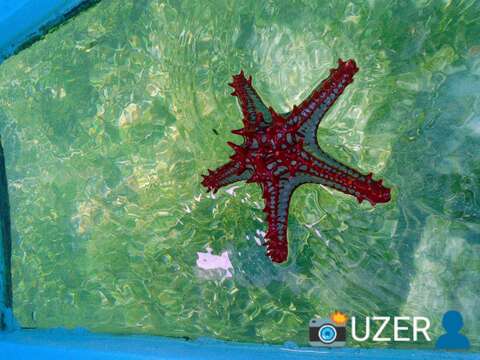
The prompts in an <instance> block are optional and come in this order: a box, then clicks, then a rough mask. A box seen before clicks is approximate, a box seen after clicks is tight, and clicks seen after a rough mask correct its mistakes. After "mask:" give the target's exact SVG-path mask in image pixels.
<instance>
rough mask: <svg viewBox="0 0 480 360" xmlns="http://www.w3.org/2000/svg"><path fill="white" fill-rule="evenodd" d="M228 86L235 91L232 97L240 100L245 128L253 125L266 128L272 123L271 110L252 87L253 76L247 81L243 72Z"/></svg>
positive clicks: (235, 76) (234, 77)
mask: <svg viewBox="0 0 480 360" xmlns="http://www.w3.org/2000/svg"><path fill="white" fill-rule="evenodd" d="M228 85H230V86H231V87H232V88H233V89H234V91H233V92H232V94H231V95H232V96H236V97H237V99H238V103H239V105H240V108H241V109H242V113H243V122H244V125H245V127H251V126H252V125H256V126H259V125H260V126H264V127H266V126H268V124H269V123H271V121H272V117H271V114H270V110H269V109H268V108H267V107H266V106H265V104H264V103H263V101H262V99H261V98H260V96H259V95H258V94H257V91H256V90H255V89H254V87H253V86H252V77H251V76H250V77H249V78H248V79H247V78H245V75H244V74H243V71H241V72H240V74H238V75H234V76H233V81H232V82H231V83H230V84H228Z"/></svg>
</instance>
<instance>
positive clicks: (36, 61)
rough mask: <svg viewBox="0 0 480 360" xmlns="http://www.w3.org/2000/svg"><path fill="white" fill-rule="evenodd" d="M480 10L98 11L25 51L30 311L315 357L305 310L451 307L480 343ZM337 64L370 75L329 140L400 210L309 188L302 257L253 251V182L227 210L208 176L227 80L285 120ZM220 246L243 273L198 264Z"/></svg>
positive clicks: (466, 5)
mask: <svg viewBox="0 0 480 360" xmlns="http://www.w3.org/2000/svg"><path fill="white" fill-rule="evenodd" d="M479 19H480V3H479V2H478V1H458V2H457V1H417V2H407V1H398V2H378V1H356V2H344V1H329V2H318V3H316V2H311V1H304V2H302V1H295V2H294V1H279V2H275V3H273V2H257V1H253V0H250V1H243V2H242V3H240V2H232V1H211V2H200V1H199V2H192V1H189V2H187V1H169V2H160V1H133V0H129V1H121V2H120V1H110V0H104V1H102V2H101V3H100V4H99V5H97V6H95V7H94V8H92V9H90V10H88V11H86V12H84V13H83V14H81V15H79V16H77V17H76V18H75V19H73V20H71V21H69V22H68V23H67V24H66V25H64V26H62V27H61V28H60V29H58V30H57V31H56V32H53V33H51V34H48V35H47V36H46V38H45V39H44V40H42V41H40V42H38V43H36V44H34V45H33V46H32V47H30V48H29V49H27V50H25V51H23V52H21V53H20V54H19V55H17V56H14V57H13V58H10V59H9V60H8V61H6V62H5V63H4V64H2V66H1V67H0V131H1V135H2V141H3V143H4V147H5V153H6V159H7V174H8V177H9V187H10V188H9V191H10V197H11V199H10V202H11V206H12V221H13V226H14V244H13V253H14V254H13V276H14V279H13V280H14V305H15V314H16V316H17V318H18V319H19V321H20V322H21V324H22V325H23V326H32V327H56V326H65V327H75V326H82V327H87V328H89V329H91V330H94V331H108V332H115V333H151V334H161V335H170V336H188V337H198V336H210V337H217V338H222V339H234V340H239V341H253V342H270V343H279V342H284V341H295V342H297V343H299V344H306V343H307V340H308V330H307V329H308V321H309V319H310V318H312V317H314V316H322V317H325V316H327V315H329V314H330V312H331V311H333V310H335V309H340V310H344V311H346V312H348V313H349V314H350V315H357V316H367V315H369V316H372V315H400V314H402V315H406V316H413V315H423V316H429V317H430V318H431V320H432V332H431V333H432V335H433V336H434V337H435V336H436V335H439V334H440V333H441V331H442V329H441V326H440V320H441V316H442V314H443V313H444V312H445V311H446V310H448V309H458V310H460V311H461V312H462V313H463V315H464V320H465V329H464V333H465V334H467V335H468V336H469V338H470V340H471V341H472V343H473V345H475V347H476V349H478V347H479V346H480V342H479V341H480V340H479V338H480V314H479V313H478V308H479V306H480V297H479V289H480V272H479V271H480V252H479V249H480V242H479V239H480V186H479V184H480V158H479V156H478V151H479V150H478V149H479V145H480V81H479V80H480V40H479V36H478V35H479V34H480V21H479ZM339 57H342V58H343V59H347V58H354V59H355V60H356V61H357V64H358V66H359V68H360V72H359V73H358V74H357V76H356V78H355V82H354V83H353V84H352V85H351V86H349V88H348V89H347V91H346V92H345V94H344V95H342V97H341V99H340V100H339V101H338V102H337V103H336V104H335V106H334V107H333V108H332V109H331V111H330V112H329V114H328V116H327V117H326V118H325V120H324V121H323V122H322V124H321V127H320V129H319V131H318V138H319V142H320V143H321V145H322V146H323V147H324V149H325V150H326V151H327V152H329V153H330V154H331V155H333V156H335V157H336V158H338V159H339V160H341V161H343V162H345V163H347V164H349V165H351V166H353V167H355V168H358V169H360V170H362V171H363V172H368V171H373V172H374V173H375V174H376V176H377V178H384V179H385V182H386V183H387V185H389V186H391V187H392V188H393V200H392V201H391V202H390V203H388V204H385V205H378V206H377V207H375V208H372V207H371V206H370V205H369V204H367V203H364V204H361V205H360V204H358V203H357V202H356V200H355V199H354V198H350V197H348V196H346V195H343V194H341V193H338V192H335V191H333V190H328V189H325V188H322V187H321V186H319V185H306V186H303V187H301V188H299V189H298V190H297V191H296V192H295V195H294V196H293V198H292V203H291V212H290V218H289V239H290V257H289V261H288V262H287V263H286V264H284V265H274V264H272V263H271V262H270V261H269V259H268V258H266V257H265V256H264V248H263V247H261V246H259V245H258V242H260V240H261V236H262V233H261V231H265V226H266V225H265V222H264V221H263V218H264V216H263V213H262V210H261V209H262V207H263V204H262V199H261V193H260V189H259V188H258V187H257V186H256V185H252V184H243V183H239V184H236V185H235V186H234V187H230V188H229V189H226V190H228V191H226V190H221V191H219V193H218V194H217V195H216V196H215V197H214V198H213V197H211V196H209V195H206V194H205V191H204V189H203V188H202V187H201V185H200V181H201V178H200V174H202V173H205V170H206V169H207V168H213V167H216V166H218V165H221V164H223V163H224V162H225V161H226V160H227V159H228V157H229V155H230V154H231V150H230V149H229V148H228V147H227V146H226V145H225V142H226V141H227V140H233V141H237V142H238V141H239V140H240V139H239V138H238V137H236V136H235V135H232V134H231V133H230V130H231V129H235V128H239V127H241V115H240V112H239V108H238V106H237V104H236V102H235V99H234V98H233V97H231V96H229V93H230V91H231V89H230V88H229V87H228V86H227V82H229V81H230V77H231V75H232V74H235V73H237V72H238V71H239V70H240V69H241V68H242V69H244V71H245V72H246V73H247V74H251V75H253V79H254V80H253V81H254V84H255V86H256V87H257V89H258V91H259V92H260V94H261V95H262V97H263V98H264V100H265V101H266V102H267V103H269V104H271V105H273V106H274V107H275V108H276V109H278V111H287V110H288V109H289V108H290V107H291V106H292V105H293V104H295V103H299V102H300V101H301V100H302V99H303V98H304V97H305V96H306V95H308V93H309V92H310V90H311V89H312V88H313V87H314V86H315V85H316V84H317V83H318V81H319V80H321V79H323V78H324V77H325V76H326V75H327V73H328V69H329V68H330V67H333V66H334V65H335V62H336V60H337V58H339ZM214 130H215V131H214ZM215 132H216V133H218V135H217V134H216V133H215ZM207 248H211V251H212V253H213V254H216V255H219V254H221V253H222V252H224V251H227V253H228V256H229V259H230V261H231V264H232V266H233V269H230V271H231V273H232V277H227V276H226V271H225V270H223V269H217V270H204V269H200V268H199V267H198V266H197V252H204V253H205V252H207ZM388 331H391V329H389V330H388ZM349 345H351V346H356V345H362V346H368V345H372V344H371V343H363V344H358V343H354V342H349ZM382 345H385V346H397V345H396V344H394V343H384V344H382ZM375 346H378V344H376V345H375ZM407 346H426V347H431V346H432V344H431V343H430V344H428V343H427V344H407Z"/></svg>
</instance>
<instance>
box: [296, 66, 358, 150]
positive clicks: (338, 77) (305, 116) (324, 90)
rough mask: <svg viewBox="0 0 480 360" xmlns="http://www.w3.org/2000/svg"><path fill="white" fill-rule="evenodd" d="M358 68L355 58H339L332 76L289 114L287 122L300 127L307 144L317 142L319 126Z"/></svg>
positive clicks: (299, 130)
mask: <svg viewBox="0 0 480 360" xmlns="http://www.w3.org/2000/svg"><path fill="white" fill-rule="evenodd" d="M357 71H358V68H357V66H356V64H355V62H354V61H353V60H348V61H347V62H344V61H342V60H341V59H340V60H338V68H336V69H331V70H330V76H329V77H328V78H327V79H325V80H324V81H322V82H321V83H320V84H319V85H318V86H317V87H316V88H315V89H314V90H313V92H312V93H311V94H310V96H309V97H308V98H307V99H306V100H305V101H303V102H302V103H301V104H300V105H299V106H298V107H297V106H294V108H293V110H292V111H291V112H290V113H289V114H288V115H287V123H288V124H289V125H290V126H292V127H294V128H295V129H298V132H299V133H300V135H301V136H303V137H304V138H305V144H306V145H309V144H313V143H315V142H316V134H317V128H318V125H319V124H320V121H321V120H322V118H323V116H324V115H325V113H326V112H327V111H328V109H329V108H330V107H331V106H332V105H333V104H334V103H335V101H336V100H337V99H338V98H339V96H340V95H341V94H342V93H343V91H344V90H345V88H346V87H347V86H348V85H349V84H350V83H351V82H352V81H353V75H354V74H355V73H356V72H357Z"/></svg>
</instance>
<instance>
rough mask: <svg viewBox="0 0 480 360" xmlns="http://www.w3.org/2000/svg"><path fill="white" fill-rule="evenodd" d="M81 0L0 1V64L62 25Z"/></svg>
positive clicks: (82, 1) (82, 0) (83, 0)
mask: <svg viewBox="0 0 480 360" xmlns="http://www.w3.org/2000/svg"><path fill="white" fill-rule="evenodd" d="M84 2H85V0H16V1H13V0H0V12H1V13H0V63H1V62H3V61H4V60H5V59H6V58H8V57H9V56H11V55H13V54H15V53H16V52H17V51H18V50H19V49H21V48H22V47H23V46H24V45H25V44H26V43H29V42H31V41H32V39H36V38H39V37H41V36H42V35H43V34H44V33H45V32H46V31H48V29H49V28H51V27H53V26H55V25H57V24H59V23H61V22H63V21H64V20H65V19H66V18H68V17H65V15H66V14H69V13H70V12H72V11H73V10H74V9H75V8H77V7H79V6H80V5H81V4H82V3H84Z"/></svg>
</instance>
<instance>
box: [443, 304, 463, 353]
mask: <svg viewBox="0 0 480 360" xmlns="http://www.w3.org/2000/svg"><path fill="white" fill-rule="evenodd" d="M442 325H443V328H444V329H445V331H446V334H443V335H442V336H440V337H439V338H438V340H437V342H436V344H435V348H436V349H442V350H467V349H468V348H470V341H469V340H468V338H467V337H466V336H465V335H463V334H460V332H459V331H460V329H461V328H462V327H463V318H462V314H460V313H459V312H458V311H455V310H450V311H447V312H446V313H445V314H444V315H443V320H442Z"/></svg>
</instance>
